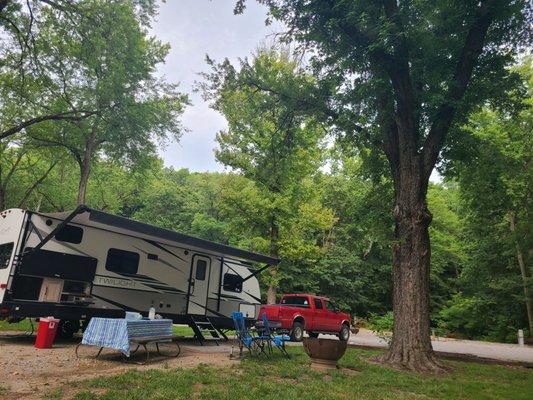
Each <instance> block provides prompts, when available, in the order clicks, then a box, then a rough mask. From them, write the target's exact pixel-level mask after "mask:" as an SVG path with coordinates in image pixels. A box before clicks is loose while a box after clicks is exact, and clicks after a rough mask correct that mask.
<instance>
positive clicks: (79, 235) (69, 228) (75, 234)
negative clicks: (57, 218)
mask: <svg viewBox="0 0 533 400" xmlns="http://www.w3.org/2000/svg"><path fill="white" fill-rule="evenodd" d="M55 238H56V240H59V241H60V242H67V243H73V244H80V243H81V240H82V239H83V229H82V228H80V227H79V226H74V225H65V226H64V227H63V228H61V230H60V231H59V232H57V233H56V236H55Z"/></svg>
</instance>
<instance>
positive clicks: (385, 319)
mask: <svg viewBox="0 0 533 400" xmlns="http://www.w3.org/2000/svg"><path fill="white" fill-rule="evenodd" d="M368 323H369V326H370V329H371V330H372V332H374V334H375V335H376V336H377V337H379V338H380V339H383V340H385V341H386V342H387V343H390V341H391V340H392V329H393V326H394V316H393V314H392V311H388V312H387V313H386V314H383V315H377V314H371V315H370V317H369V318H368Z"/></svg>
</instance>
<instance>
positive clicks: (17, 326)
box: [0, 318, 37, 332]
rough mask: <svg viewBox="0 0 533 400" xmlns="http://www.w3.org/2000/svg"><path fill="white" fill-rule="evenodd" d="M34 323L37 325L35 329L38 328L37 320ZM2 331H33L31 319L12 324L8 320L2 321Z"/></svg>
mask: <svg viewBox="0 0 533 400" xmlns="http://www.w3.org/2000/svg"><path fill="white" fill-rule="evenodd" d="M33 325H34V326H35V329H36V330H37V322H34V323H33ZM0 331H22V332H30V331H31V325H30V320H29V319H28V318H26V319H23V320H22V321H20V322H17V323H14V324H10V323H8V322H6V321H0Z"/></svg>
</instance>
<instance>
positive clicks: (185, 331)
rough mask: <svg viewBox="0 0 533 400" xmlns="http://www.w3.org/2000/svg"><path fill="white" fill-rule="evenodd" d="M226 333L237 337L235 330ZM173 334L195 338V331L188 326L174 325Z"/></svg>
mask: <svg viewBox="0 0 533 400" xmlns="http://www.w3.org/2000/svg"><path fill="white" fill-rule="evenodd" d="M225 332H226V335H228V336H233V335H235V331H233V330H229V331H225ZM172 333H174V335H179V336H185V337H193V336H194V331H193V330H192V329H191V328H190V327H189V326H188V325H173V326H172ZM207 338H208V339H209V338H210V336H209V333H207Z"/></svg>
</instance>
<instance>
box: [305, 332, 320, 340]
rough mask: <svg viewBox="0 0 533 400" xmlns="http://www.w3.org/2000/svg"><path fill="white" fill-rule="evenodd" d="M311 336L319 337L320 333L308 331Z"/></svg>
mask: <svg viewBox="0 0 533 400" xmlns="http://www.w3.org/2000/svg"><path fill="white" fill-rule="evenodd" d="M307 333H308V335H309V337H310V338H313V339H316V338H317V337H318V333H316V332H307Z"/></svg>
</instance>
